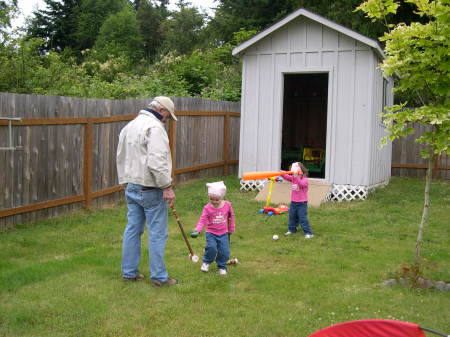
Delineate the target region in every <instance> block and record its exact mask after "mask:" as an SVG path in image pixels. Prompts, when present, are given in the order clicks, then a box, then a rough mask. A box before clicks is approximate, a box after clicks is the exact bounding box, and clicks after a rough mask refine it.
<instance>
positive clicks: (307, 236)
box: [305, 234, 314, 239]
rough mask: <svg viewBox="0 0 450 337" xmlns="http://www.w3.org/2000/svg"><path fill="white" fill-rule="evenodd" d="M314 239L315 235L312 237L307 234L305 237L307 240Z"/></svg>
mask: <svg viewBox="0 0 450 337" xmlns="http://www.w3.org/2000/svg"><path fill="white" fill-rule="evenodd" d="M313 237H314V235H312V234H306V235H305V239H311V238H313Z"/></svg>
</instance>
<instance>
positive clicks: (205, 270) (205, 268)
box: [200, 262, 209, 273]
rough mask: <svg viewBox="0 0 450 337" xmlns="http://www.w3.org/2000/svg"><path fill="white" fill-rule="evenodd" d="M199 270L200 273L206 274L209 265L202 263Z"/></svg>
mask: <svg viewBox="0 0 450 337" xmlns="http://www.w3.org/2000/svg"><path fill="white" fill-rule="evenodd" d="M200 270H201V271H204V272H205V273H206V272H208V271H209V264H208V263H205V262H203V263H202V266H201V267H200Z"/></svg>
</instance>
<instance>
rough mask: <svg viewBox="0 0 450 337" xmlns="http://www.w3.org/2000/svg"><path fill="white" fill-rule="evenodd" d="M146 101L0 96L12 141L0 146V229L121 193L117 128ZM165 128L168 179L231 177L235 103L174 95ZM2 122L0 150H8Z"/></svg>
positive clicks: (104, 201) (0, 108) (234, 159)
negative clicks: (174, 118)
mask: <svg viewBox="0 0 450 337" xmlns="http://www.w3.org/2000/svg"><path fill="white" fill-rule="evenodd" d="M148 103H149V99H147V100H105V99H80V98H69V97H59V96H36V95H21V94H9V93H0V117H14V118H21V121H12V122H11V125H12V127H11V129H12V131H13V137H11V139H12V143H13V144H12V145H13V146H19V149H16V150H6V149H4V150H2V151H0V186H1V188H2V190H1V191H2V193H0V226H11V225H14V224H16V223H20V222H29V221H35V220H38V219H41V218H47V217H51V216H55V215H57V214H59V213H62V212H66V211H68V210H72V209H76V208H81V207H91V206H100V205H104V204H110V203H114V202H116V201H117V200H119V199H121V198H123V193H122V192H121V190H122V187H121V186H119V185H118V180H117V174H116V167H115V155H116V148H117V141H118V135H119V132H120V130H121V129H122V127H123V126H124V125H125V124H126V123H127V122H128V121H129V120H131V119H132V118H134V117H135V116H136V112H137V111H139V110H140V109H141V108H142V107H143V106H145V105H146V104H148ZM174 103H175V106H176V108H177V116H179V118H178V122H176V123H175V122H172V121H171V122H170V123H169V125H168V134H169V140H170V143H171V149H172V155H173V157H174V158H173V166H174V179H175V181H176V182H180V181H186V180H190V179H194V178H198V177H208V176H218V175H227V174H234V173H236V172H237V163H238V157H239V154H238V151H239V119H240V114H239V110H240V104H239V103H235V102H224V101H213V100H202V99H196V98H174ZM8 123H9V122H8V121H6V120H3V121H2V120H0V148H2V147H3V148H5V147H6V148H7V147H10V146H11V145H10V141H11V139H10V135H9V127H8Z"/></svg>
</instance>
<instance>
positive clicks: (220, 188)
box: [206, 181, 227, 198]
mask: <svg viewBox="0 0 450 337" xmlns="http://www.w3.org/2000/svg"><path fill="white" fill-rule="evenodd" d="M206 187H207V188H208V195H209V194H212V195H214V196H216V197H220V198H223V197H224V196H225V193H226V192H227V187H226V186H225V184H224V183H223V181H217V182H214V183H207V184H206Z"/></svg>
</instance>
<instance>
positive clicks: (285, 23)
mask: <svg viewBox="0 0 450 337" xmlns="http://www.w3.org/2000/svg"><path fill="white" fill-rule="evenodd" d="M233 55H235V56H240V57H241V58H242V60H243V72H242V73H243V75H242V100H241V129H240V137H241V138H240V152H239V175H240V176H242V174H243V173H244V172H251V171H276V170H280V169H283V170H284V169H288V167H289V164H290V163H291V162H293V161H302V162H304V163H305V164H306V165H307V167H308V168H309V170H310V176H311V177H312V178H317V179H318V180H321V181H323V182H327V183H329V184H330V186H331V189H330V192H329V193H328V195H327V198H331V199H334V200H344V199H346V200H351V199H355V198H360V199H364V198H365V197H366V195H367V192H368V191H369V190H370V189H371V188H373V187H375V186H378V185H380V184H385V183H387V182H388V181H389V178H390V175H391V144H388V145H387V146H385V147H383V148H380V146H379V142H380V139H381V138H382V137H383V136H384V135H385V130H384V127H383V124H382V120H381V117H380V116H379V114H380V113H381V112H382V110H383V107H384V106H386V105H387V106H389V105H391V104H392V103H393V93H392V87H393V81H392V79H390V78H384V77H383V75H382V71H381V70H380V69H379V67H378V66H379V64H380V62H381V61H382V60H383V58H384V54H383V51H382V50H381V49H380V47H379V45H378V43H377V42H376V41H374V40H372V39H370V38H368V37H366V36H364V35H361V34H359V33H357V32H355V31H352V30H350V29H348V28H346V27H343V26H341V25H339V24H337V23H335V22H333V21H330V20H328V19H325V18H323V17H321V16H319V15H316V14H314V13H312V12H310V11H307V10H305V9H303V8H300V9H298V10H296V11H295V12H293V13H291V14H290V15H288V16H286V17H285V18H284V19H282V20H280V21H279V22H277V23H275V24H274V25H272V26H271V27H269V28H267V29H265V30H264V31H262V32H260V33H259V34H257V35H255V36H253V37H252V38H250V39H248V40H247V41H245V42H243V43H242V44H240V45H239V46H237V47H236V48H235V49H234V50H233ZM312 180H315V179H312Z"/></svg>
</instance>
